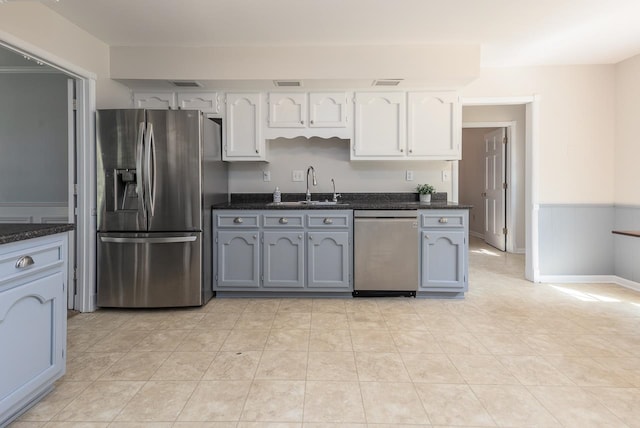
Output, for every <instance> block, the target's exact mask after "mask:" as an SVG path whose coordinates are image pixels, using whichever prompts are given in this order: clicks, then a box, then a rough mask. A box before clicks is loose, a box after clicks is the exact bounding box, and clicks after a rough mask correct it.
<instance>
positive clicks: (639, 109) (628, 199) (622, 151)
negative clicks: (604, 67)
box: [615, 55, 640, 205]
mask: <svg viewBox="0 0 640 428" xmlns="http://www.w3.org/2000/svg"><path fill="white" fill-rule="evenodd" d="M615 76H616V106H615V112H616V130H615V133H616V157H615V180H616V181H615V183H616V191H615V202H616V204H627V205H640V168H639V165H638V160H639V159H640V142H639V136H640V133H639V132H638V124H639V123H640V77H639V76H640V55H637V56H635V57H633V58H630V59H628V60H626V61H623V62H621V63H619V64H617V65H616V67H615Z"/></svg>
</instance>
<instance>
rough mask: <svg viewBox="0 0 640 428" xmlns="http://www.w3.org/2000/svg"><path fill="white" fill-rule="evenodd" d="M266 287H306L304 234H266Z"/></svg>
mask: <svg viewBox="0 0 640 428" xmlns="http://www.w3.org/2000/svg"><path fill="white" fill-rule="evenodd" d="M263 241H264V242H263V266H264V273H263V275H264V280H263V286H264V287H300V288H302V287H304V232H302V231H299V232H264V235H263Z"/></svg>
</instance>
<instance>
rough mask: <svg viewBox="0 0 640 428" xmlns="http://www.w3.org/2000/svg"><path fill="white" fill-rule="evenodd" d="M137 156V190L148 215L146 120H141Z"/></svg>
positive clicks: (145, 213)
mask: <svg viewBox="0 0 640 428" xmlns="http://www.w3.org/2000/svg"><path fill="white" fill-rule="evenodd" d="M136 146H137V152H138V153H137V156H136V190H137V193H138V198H139V200H140V201H142V214H143V215H144V217H146V216H147V207H146V204H145V202H144V175H143V173H142V156H143V154H144V122H140V125H139V126H138V141H137V144H136Z"/></svg>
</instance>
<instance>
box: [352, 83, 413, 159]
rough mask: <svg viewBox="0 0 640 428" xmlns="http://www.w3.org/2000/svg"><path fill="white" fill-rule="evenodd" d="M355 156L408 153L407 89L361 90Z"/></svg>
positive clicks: (357, 103)
mask: <svg viewBox="0 0 640 428" xmlns="http://www.w3.org/2000/svg"><path fill="white" fill-rule="evenodd" d="M355 110H356V117H355V142H354V144H355V146H354V149H353V158H355V159H358V158H361V159H385V158H398V157H405V156H406V153H405V149H406V145H407V139H406V101H405V93H404V92H357V93H356V95H355Z"/></svg>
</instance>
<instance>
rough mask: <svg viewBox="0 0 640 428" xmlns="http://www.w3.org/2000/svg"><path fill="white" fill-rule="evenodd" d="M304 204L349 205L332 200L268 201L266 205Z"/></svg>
mask: <svg viewBox="0 0 640 428" xmlns="http://www.w3.org/2000/svg"><path fill="white" fill-rule="evenodd" d="M305 205H310V206H333V205H338V206H345V205H349V204H348V203H346V202H334V201H292V202H269V203H268V204H267V206H270V207H273V206H278V207H299V206H305Z"/></svg>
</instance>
